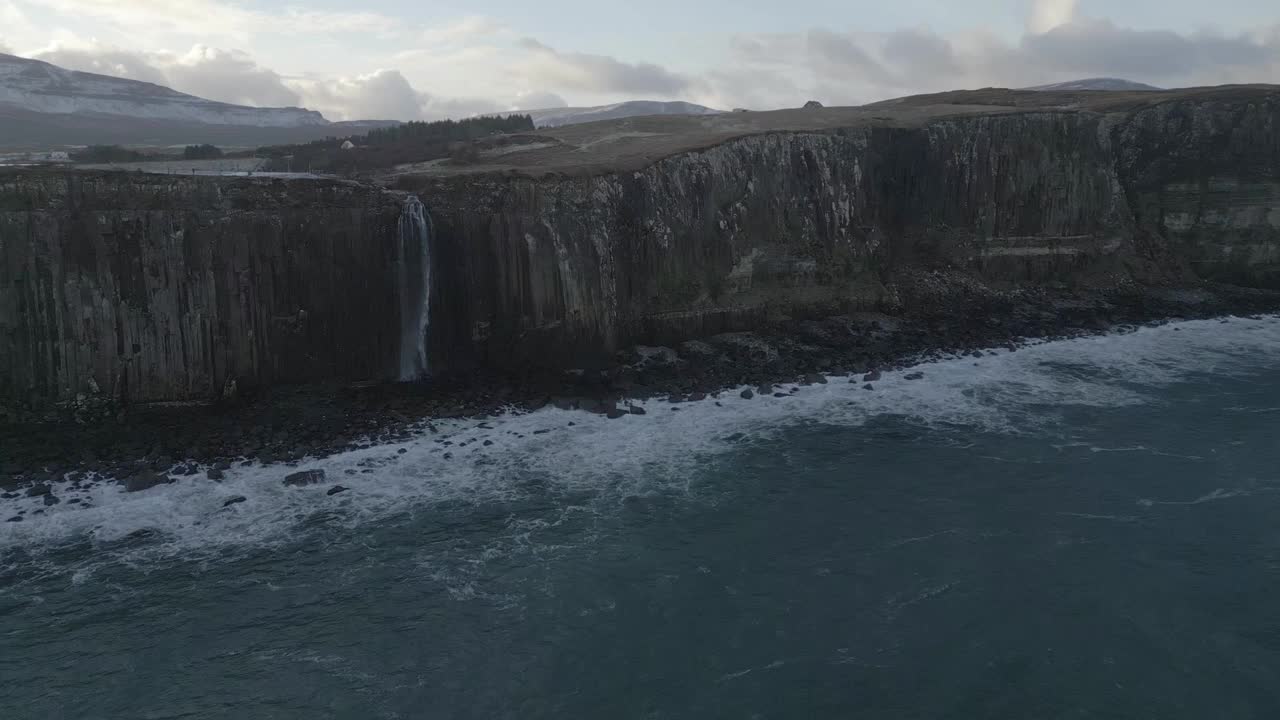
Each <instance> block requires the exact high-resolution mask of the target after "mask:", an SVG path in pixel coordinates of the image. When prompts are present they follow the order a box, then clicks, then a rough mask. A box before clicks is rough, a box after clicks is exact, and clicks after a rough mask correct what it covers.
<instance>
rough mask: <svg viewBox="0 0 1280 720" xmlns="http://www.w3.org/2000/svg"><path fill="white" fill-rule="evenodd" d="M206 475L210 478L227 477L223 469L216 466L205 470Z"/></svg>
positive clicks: (220, 478)
mask: <svg viewBox="0 0 1280 720" xmlns="http://www.w3.org/2000/svg"><path fill="white" fill-rule="evenodd" d="M205 476H206V477H208V478H209V479H210V480H222V478H224V477H226V473H224V472H222V471H221V470H219V469H218V468H216V467H215V468H209V469H208V470H207V471H206V472H205Z"/></svg>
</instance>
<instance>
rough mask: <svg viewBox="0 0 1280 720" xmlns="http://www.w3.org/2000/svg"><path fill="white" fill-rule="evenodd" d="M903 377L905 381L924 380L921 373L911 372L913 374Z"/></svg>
mask: <svg viewBox="0 0 1280 720" xmlns="http://www.w3.org/2000/svg"><path fill="white" fill-rule="evenodd" d="M903 377H904V378H905V379H907V380H923V379H924V373H922V372H913V373H911V374H910V375H904V376H903Z"/></svg>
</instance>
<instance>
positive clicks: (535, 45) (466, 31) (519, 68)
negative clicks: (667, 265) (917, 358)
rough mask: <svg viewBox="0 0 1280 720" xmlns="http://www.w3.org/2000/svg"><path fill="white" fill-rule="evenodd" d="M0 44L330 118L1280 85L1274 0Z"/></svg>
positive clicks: (461, 21)
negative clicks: (620, 104) (1124, 83)
mask: <svg viewBox="0 0 1280 720" xmlns="http://www.w3.org/2000/svg"><path fill="white" fill-rule="evenodd" d="M0 51H7V52H12V53H15V54H18V55H23V56H27V57H37V58H40V59H44V60H48V61H49V62H53V63H56V64H59V65H62V66H64V67H70V68H74V69H78V70H90V71H95V72H102V73H106V74H110V75H119V76H123V77H130V78H135V79H139V80H147V81H150V82H157V83H162V84H165V85H169V86H171V87H174V88H176V89H178V90H181V91H183V92H188V93H192V94H196V95H201V96H204V97H208V98H212V99H215V100H223V101H227V102H235V103H244V104H250V105H302V106H306V107H310V108H313V109H316V110H320V111H321V112H323V113H325V115H326V116H328V117H329V118H330V119H335V120H341V119H355V118H380V119H381V118H385V119H398V120H409V119H422V118H427V119H434V118H439V117H445V116H453V117H459V116H465V115H470V114H474V113H477V112H493V111H499V110H512V109H521V108H524V109H533V108H541V107H551V106H558V105H564V104H570V105H596V104H602V103H607V102H616V101H620V100H627V99H642V98H643V99H680V100H689V101H692V102H698V103H702V104H706V105H711V106H714V107H719V108H723V109H728V108H733V107H748V108H753V109H765V108H774V107H788V106H796V105H799V104H802V103H803V102H804V101H806V100H809V99H816V100H820V101H822V102H824V103H826V104H828V105H836V104H860V103H865V102H871V101H874V100H881V99H885V98H888V97H894V96H899V95H907V94H912V93H919V92H932V91H938V90H945V89H953V88H965V87H987V86H1006V87H1022V86H1027V85H1034V84H1041V83H1049V82H1056V81H1061V80H1070V79H1077V78H1081V77H1094V76H1111V77H1123V78H1127V79H1131V80H1138V81H1142V82H1148V83H1152V84H1155V85H1161V86H1187V85H1200V84H1217V83H1224V82H1280V0H1214V1H1213V2H1209V1H1207V0H788V1H787V2H780V1H779V0H643V1H642V2H634V1H630V0H629V1H627V2H622V1H620V0H595V1H594V2H586V1H583V0H468V1H467V2H465V3H463V2H456V0H455V1H454V2H438V1H437V0H363V1H362V2H359V3H343V2H338V1H337V0H311V1H308V2H305V3H302V2H287V1H286V2H280V1H277V0H241V1H238V2H232V1H229V0H0Z"/></svg>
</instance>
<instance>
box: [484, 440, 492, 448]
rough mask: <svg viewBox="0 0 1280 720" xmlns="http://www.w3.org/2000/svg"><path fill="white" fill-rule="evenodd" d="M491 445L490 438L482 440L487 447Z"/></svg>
mask: <svg viewBox="0 0 1280 720" xmlns="http://www.w3.org/2000/svg"><path fill="white" fill-rule="evenodd" d="M491 445H493V441H492V440H485V441H484V446H485V447H489V446H491Z"/></svg>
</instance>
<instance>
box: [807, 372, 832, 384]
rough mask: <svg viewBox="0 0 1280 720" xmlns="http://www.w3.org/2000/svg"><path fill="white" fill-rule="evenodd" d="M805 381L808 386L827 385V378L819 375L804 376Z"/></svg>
mask: <svg viewBox="0 0 1280 720" xmlns="http://www.w3.org/2000/svg"><path fill="white" fill-rule="evenodd" d="M804 381H805V383H806V384H808V385H826V384H827V378H826V376H825V375H821V374H819V373H809V374H808V375H805V376H804Z"/></svg>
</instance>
